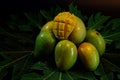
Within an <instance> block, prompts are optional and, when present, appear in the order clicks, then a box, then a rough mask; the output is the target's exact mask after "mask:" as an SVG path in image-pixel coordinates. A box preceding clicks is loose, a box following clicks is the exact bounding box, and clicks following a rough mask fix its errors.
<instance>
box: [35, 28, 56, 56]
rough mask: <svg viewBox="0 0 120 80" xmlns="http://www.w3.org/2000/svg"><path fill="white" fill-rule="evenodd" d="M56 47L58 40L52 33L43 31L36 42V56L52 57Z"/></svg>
mask: <svg viewBox="0 0 120 80" xmlns="http://www.w3.org/2000/svg"><path fill="white" fill-rule="evenodd" d="M55 45H56V38H55V36H54V34H53V33H52V31H49V30H45V31H41V32H40V33H39V34H38V35H37V37H36V40H35V48H34V56H36V57H37V56H40V55H43V54H44V55H50V54H52V53H53V51H54V48H55Z"/></svg>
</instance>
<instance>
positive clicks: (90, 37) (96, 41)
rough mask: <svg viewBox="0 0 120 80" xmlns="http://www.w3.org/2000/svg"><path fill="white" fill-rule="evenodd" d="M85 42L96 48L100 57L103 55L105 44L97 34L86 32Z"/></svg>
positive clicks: (93, 31)
mask: <svg viewBox="0 0 120 80" xmlns="http://www.w3.org/2000/svg"><path fill="white" fill-rule="evenodd" d="M86 41H88V42H90V43H92V44H93V45H94V46H95V47H96V48H97V50H98V52H99V55H100V56H102V55H103V54H104V52H105V48H106V43H105V40H104V38H103V37H102V35H101V34H100V33H99V32H97V31H96V30H91V29H89V30H87V34H86Z"/></svg>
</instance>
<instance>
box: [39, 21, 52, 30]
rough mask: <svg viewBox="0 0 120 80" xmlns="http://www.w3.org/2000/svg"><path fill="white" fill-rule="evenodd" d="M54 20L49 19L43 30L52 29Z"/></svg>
mask: <svg viewBox="0 0 120 80" xmlns="http://www.w3.org/2000/svg"><path fill="white" fill-rule="evenodd" d="M53 24H54V21H48V22H47V23H46V24H45V25H43V27H42V28H41V31H45V30H50V31H51V30H52V27H53Z"/></svg>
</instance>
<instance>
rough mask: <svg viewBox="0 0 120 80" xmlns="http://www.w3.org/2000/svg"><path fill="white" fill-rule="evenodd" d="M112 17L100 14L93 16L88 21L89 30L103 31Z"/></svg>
mask: <svg viewBox="0 0 120 80" xmlns="http://www.w3.org/2000/svg"><path fill="white" fill-rule="evenodd" d="M109 18H110V17H109V16H104V15H102V14H101V13H100V12H98V13H96V14H95V15H91V16H90V17H89V19H88V24H87V28H89V29H95V30H101V29H102V28H103V27H104V25H103V23H105V22H106V21H107V20H108V19H109Z"/></svg>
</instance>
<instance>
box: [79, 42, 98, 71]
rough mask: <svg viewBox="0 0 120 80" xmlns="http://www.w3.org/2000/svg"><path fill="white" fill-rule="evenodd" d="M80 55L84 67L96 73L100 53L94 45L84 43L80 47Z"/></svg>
mask: <svg viewBox="0 0 120 80" xmlns="http://www.w3.org/2000/svg"><path fill="white" fill-rule="evenodd" d="M78 55H79V59H80V60H81V62H82V63H83V64H84V66H85V67H86V68H87V69H88V70H90V71H94V70H96V68H97V67H98V65H99V61H100V58H99V53H98V51H97V49H96V48H95V46H94V45H92V44H91V43H89V42H83V43H81V44H80V46H79V47H78Z"/></svg>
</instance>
